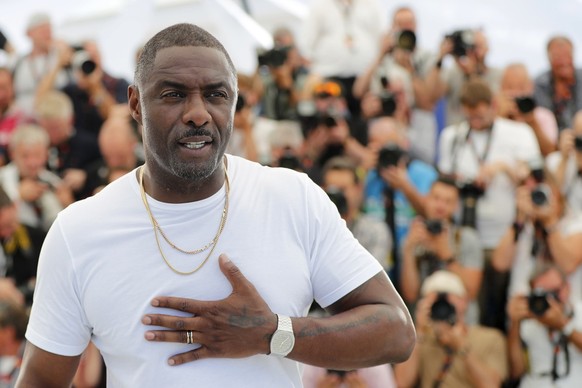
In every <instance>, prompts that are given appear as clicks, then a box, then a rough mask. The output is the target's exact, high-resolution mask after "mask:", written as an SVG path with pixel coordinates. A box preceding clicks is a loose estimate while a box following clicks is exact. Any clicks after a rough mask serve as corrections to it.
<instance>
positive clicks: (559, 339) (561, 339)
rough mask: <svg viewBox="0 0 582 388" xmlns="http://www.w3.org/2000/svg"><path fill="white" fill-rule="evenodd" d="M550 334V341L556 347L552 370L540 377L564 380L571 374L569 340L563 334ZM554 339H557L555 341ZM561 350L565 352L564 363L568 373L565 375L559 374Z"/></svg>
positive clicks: (541, 374)
mask: <svg viewBox="0 0 582 388" xmlns="http://www.w3.org/2000/svg"><path fill="white" fill-rule="evenodd" d="M554 334H555V335H552V332H550V333H548V335H549V336H550V340H551V341H552V343H553V345H554V351H553V356H552V370H551V371H550V372H544V373H540V374H539V375H540V376H551V377H552V381H556V380H558V379H561V378H564V377H566V376H568V375H569V374H570V351H569V350H568V338H566V336H565V335H564V334H563V333H554ZM552 337H556V339H555V340H554V339H553V338H552ZM560 350H562V351H563V352H564V361H565V362H566V371H565V372H564V374H562V375H560V374H559V373H558V357H559V355H560Z"/></svg>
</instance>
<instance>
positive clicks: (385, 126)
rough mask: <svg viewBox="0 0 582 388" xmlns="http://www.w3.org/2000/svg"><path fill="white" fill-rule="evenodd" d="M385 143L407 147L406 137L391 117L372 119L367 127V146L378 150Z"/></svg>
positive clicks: (405, 148)
mask: <svg viewBox="0 0 582 388" xmlns="http://www.w3.org/2000/svg"><path fill="white" fill-rule="evenodd" d="M387 144H395V145H397V146H398V147H400V148H401V149H403V150H407V149H408V146H409V144H408V139H407V138H406V135H405V134H404V133H403V132H402V130H401V129H400V128H399V126H398V122H397V121H396V120H395V119H394V118H392V117H381V118H378V119H375V120H373V121H372V122H371V123H370V125H369V127H368V148H370V149H371V150H372V151H379V150H380V149H381V148H382V147H384V146H385V145H387Z"/></svg>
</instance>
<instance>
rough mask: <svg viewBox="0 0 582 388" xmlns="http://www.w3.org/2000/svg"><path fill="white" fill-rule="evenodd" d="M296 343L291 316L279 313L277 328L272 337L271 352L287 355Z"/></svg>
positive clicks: (281, 355)
mask: <svg viewBox="0 0 582 388" xmlns="http://www.w3.org/2000/svg"><path fill="white" fill-rule="evenodd" d="M294 345H295V335H294V334H293V324H292V323H291V318H289V317H286V316H285V315H279V314H277V330H275V332H274V333H273V336H272V337H271V354H273V355H275V356H280V357H285V356H286V355H288V354H289V353H290V352H291V350H293V346H294Z"/></svg>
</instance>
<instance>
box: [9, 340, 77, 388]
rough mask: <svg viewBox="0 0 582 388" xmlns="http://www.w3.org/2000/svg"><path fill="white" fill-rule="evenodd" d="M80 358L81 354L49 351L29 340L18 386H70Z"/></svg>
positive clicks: (47, 387) (18, 387)
mask: <svg viewBox="0 0 582 388" xmlns="http://www.w3.org/2000/svg"><path fill="white" fill-rule="evenodd" d="M80 358H81V355H78V356H75V357H67V356H59V355H57V354H54V353H49V352H47V351H45V350H42V349H41V348H38V347H36V346H34V345H33V344H32V343H30V342H28V343H27V344H26V349H25V352H24V358H23V363H22V368H21V370H20V375H19V376H18V380H17V382H16V387H17V388H36V387H39V388H52V387H55V388H62V387H70V386H71V383H72V381H73V377H74V376H75V372H76V370H77V366H78V365H79V360H80Z"/></svg>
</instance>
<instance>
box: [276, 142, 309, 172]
mask: <svg viewBox="0 0 582 388" xmlns="http://www.w3.org/2000/svg"><path fill="white" fill-rule="evenodd" d="M277 165H278V166H279V167H284V168H288V169H290V170H295V171H302V170H303V165H302V164H301V161H300V160H299V158H298V157H297V155H295V153H294V152H293V150H292V149H291V148H289V147H287V148H285V150H284V151H283V155H281V157H280V158H279V160H278V161H277Z"/></svg>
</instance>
